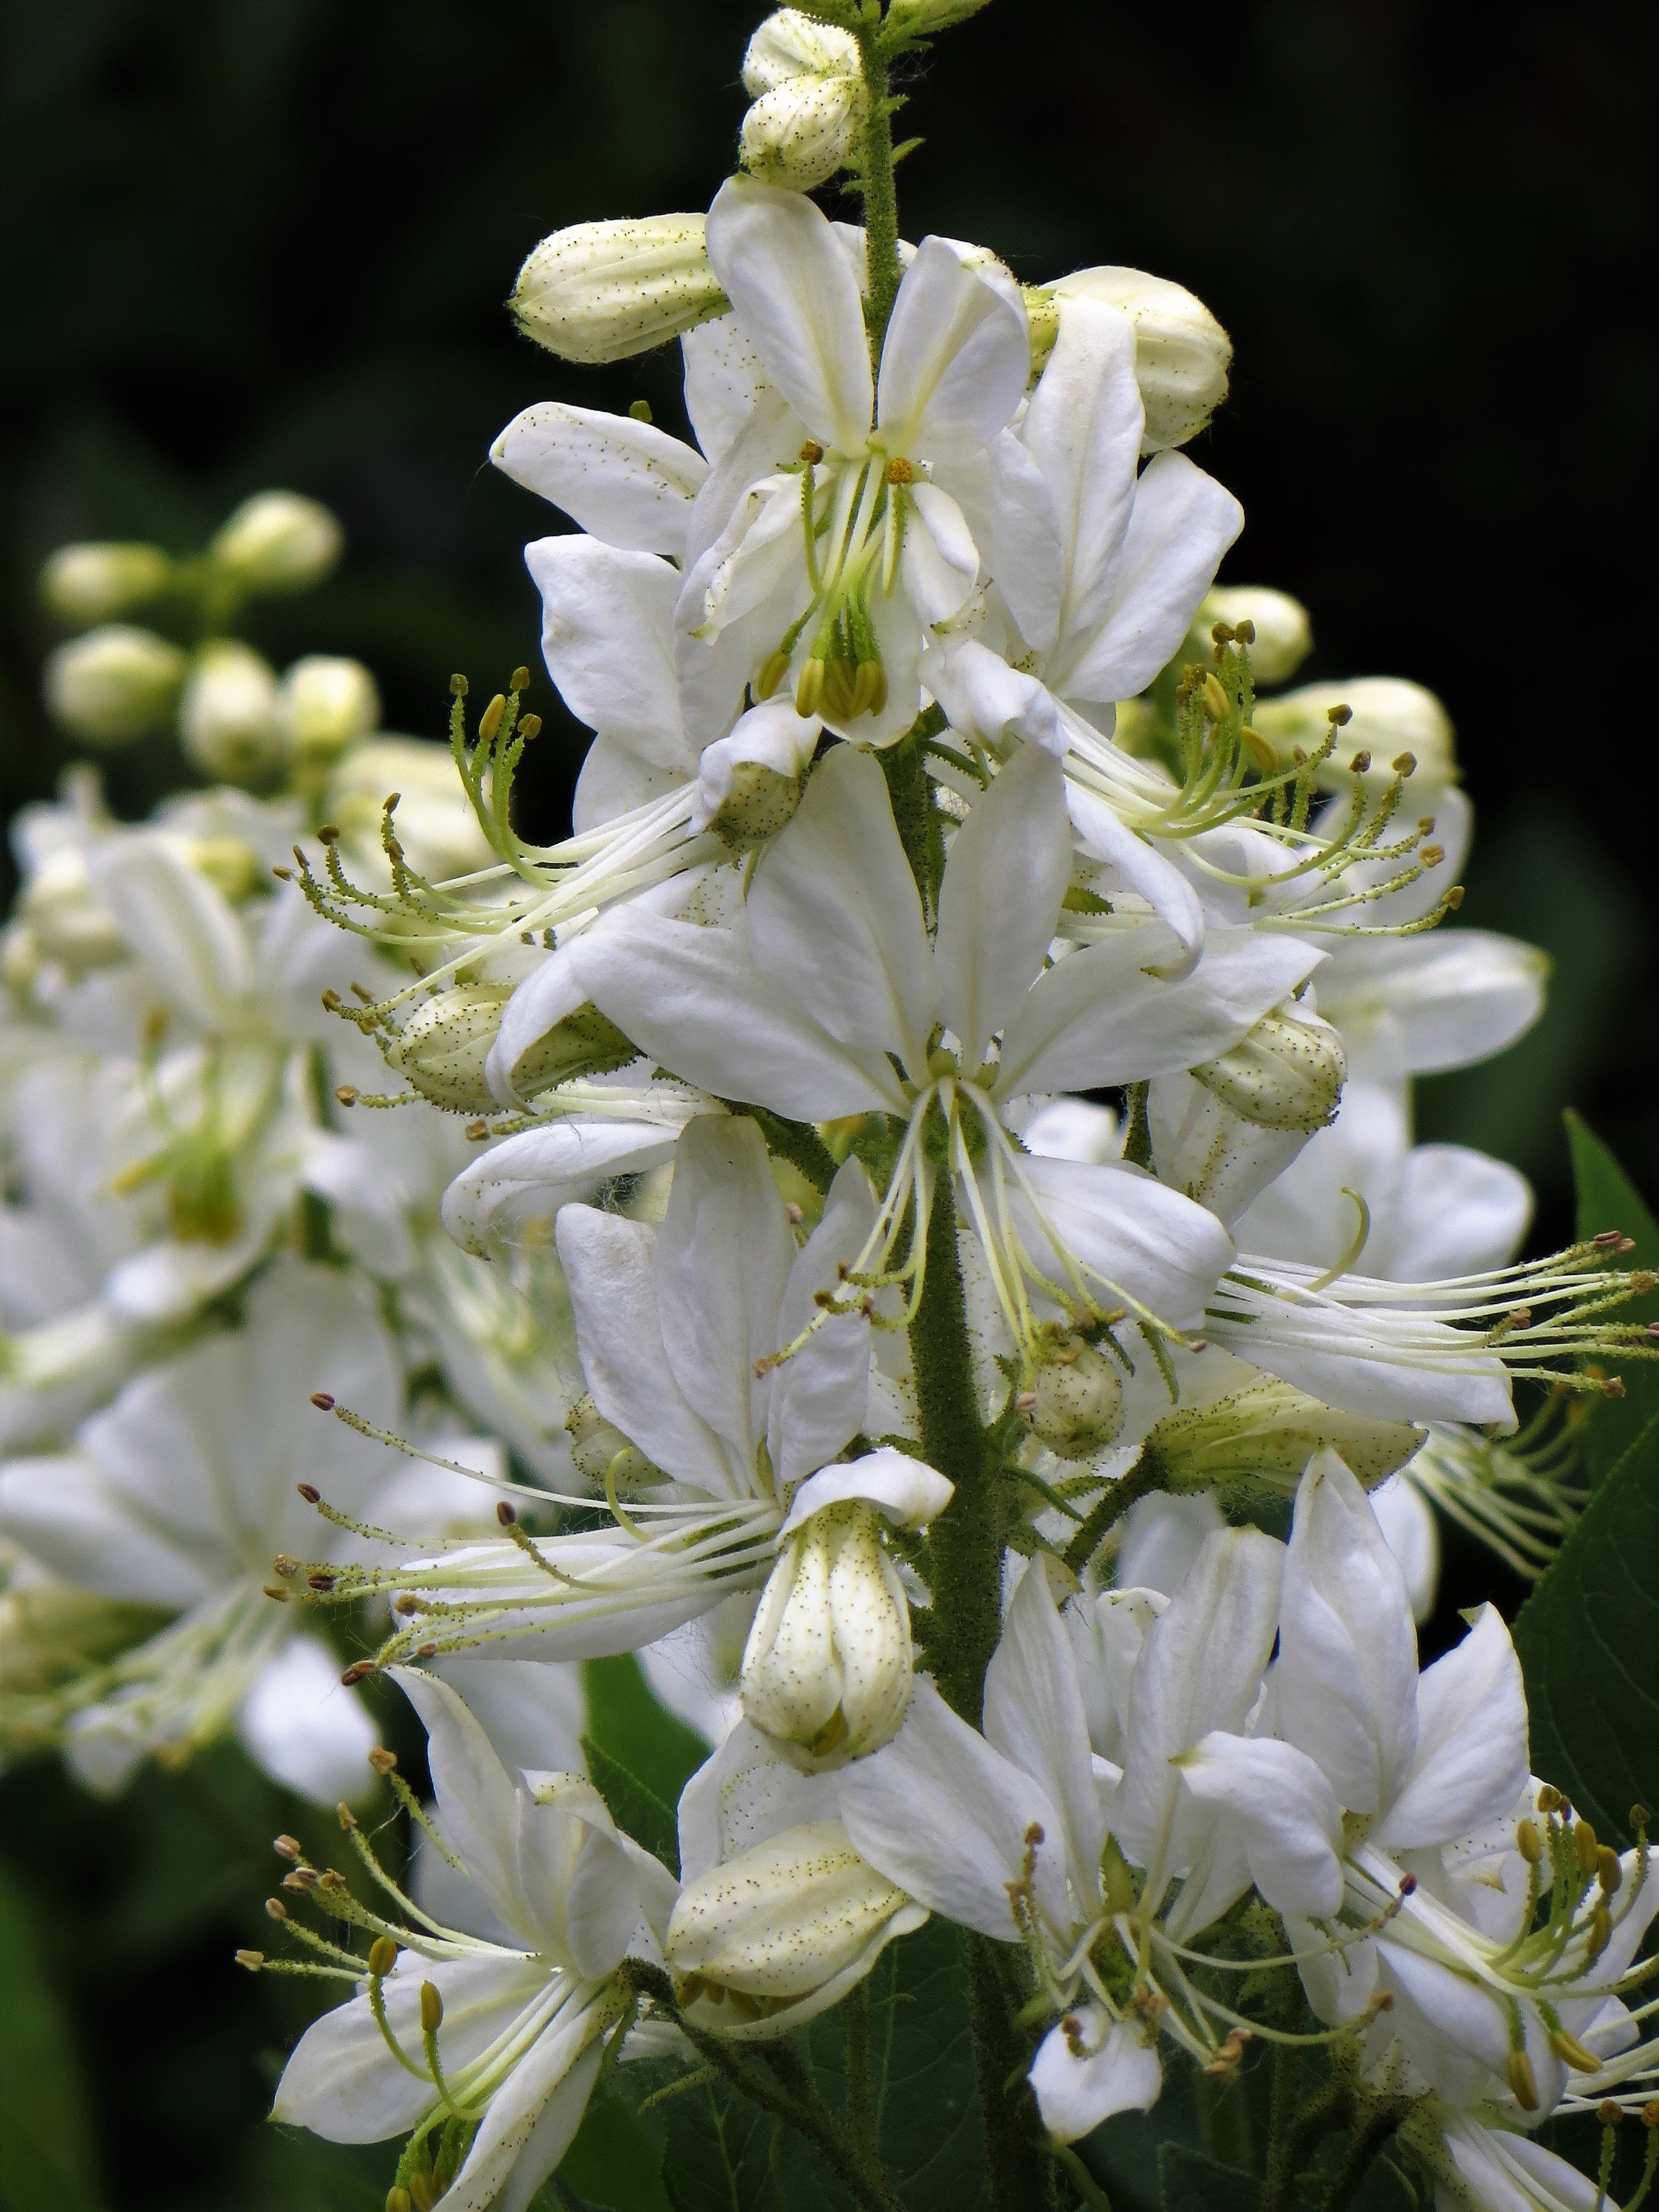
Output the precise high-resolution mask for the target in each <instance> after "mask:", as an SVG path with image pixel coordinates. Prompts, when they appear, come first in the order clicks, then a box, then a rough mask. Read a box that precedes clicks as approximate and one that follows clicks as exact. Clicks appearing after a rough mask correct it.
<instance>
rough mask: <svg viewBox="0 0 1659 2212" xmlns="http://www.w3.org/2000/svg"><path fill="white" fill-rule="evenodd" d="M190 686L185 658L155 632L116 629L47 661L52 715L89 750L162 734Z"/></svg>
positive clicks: (94, 633) (92, 635) (98, 632)
mask: <svg viewBox="0 0 1659 2212" xmlns="http://www.w3.org/2000/svg"><path fill="white" fill-rule="evenodd" d="M184 680H185V656H184V654H183V653H180V651H179V648H178V647H177V646H176V645H169V644H168V642H167V640H166V638H164V637H157V636H156V635H155V632H154V631H153V630H148V629H132V628H131V627H129V626H128V625H127V624H126V623H110V624H109V625H108V626H107V627H106V628H105V629H94V630H88V632H87V634H86V635H85V636H84V637H77V638H72V639H71V640H70V642H69V643H68V644H67V645H60V646H58V647H57V649H56V650H55V651H54V652H52V653H50V654H49V655H48V656H47V659H46V670H45V673H44V677H43V679H42V684H43V689H44V690H45V693H46V711H47V713H48V714H50V715H51V716H52V720H53V721H55V722H57V723H58V725H59V726H61V727H62V728H64V729H65V730H68V731H69V732H70V733H71V734H72V735H73V736H75V737H77V738H84V739H85V740H86V741H87V743H88V744H94V745H124V744H128V743H130V742H131V739H132V738H142V737H143V736H145V735H146V734H147V733H148V732H149V731H151V730H156V729H160V728H161V726H162V725H163V724H164V723H165V722H166V721H167V720H168V718H169V717H170V716H171V714H172V713H173V702H174V701H175V700H176V699H177V697H178V696H179V685H180V684H182V683H183V682H184Z"/></svg>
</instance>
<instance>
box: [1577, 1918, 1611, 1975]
mask: <svg viewBox="0 0 1659 2212" xmlns="http://www.w3.org/2000/svg"><path fill="white" fill-rule="evenodd" d="M1612 1940H1613V1915H1612V1914H1611V1913H1610V1912H1609V1911H1607V1906H1606V1905H1597V1906H1596V1908H1595V1911H1594V1912H1592V1913H1591V1915H1590V1917H1589V1942H1588V1943H1587V1944H1586V1945H1585V1946H1584V1960H1585V1963H1586V1965H1589V1964H1590V1963H1592V1962H1593V1961H1594V1960H1597V1959H1599V1958H1600V1957H1601V1954H1602V1952H1603V1951H1605V1950H1606V1949H1607V1945H1608V1944H1609V1943H1610V1942H1612Z"/></svg>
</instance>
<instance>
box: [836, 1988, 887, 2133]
mask: <svg viewBox="0 0 1659 2212" xmlns="http://www.w3.org/2000/svg"><path fill="white" fill-rule="evenodd" d="M841 2024H842V2036H843V2037H844V2039H845V2043H846V2055H847V2131H848V2134H849V2135H850V2136H852V2138H853V2148H854V2151H855V2152H856V2153H857V2154H858V2155H859V2157H860V2159H861V2160H864V2161H865V2163H866V2165H868V2166H874V2167H877V2168H878V2167H879V2165H880V2160H881V2151H880V2138H879V2136H878V2133H877V2128H876V2098H875V2087H874V2084H873V2082H872V2080H871V2075H870V1984H869V1983H868V1982H860V1983H859V1984H858V1986H857V1987H856V1988H855V1989H854V1990H851V1991H850V1992H849V1994H848V1996H847V1998H846V2000H845V2002H843V2004H842V2008H841Z"/></svg>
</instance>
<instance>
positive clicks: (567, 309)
mask: <svg viewBox="0 0 1659 2212" xmlns="http://www.w3.org/2000/svg"><path fill="white" fill-rule="evenodd" d="M508 304H509V305H510V306H511V307H512V310H513V316H514V318H515V319H516V320H517V322H518V325H519V328H520V330H521V331H523V332H524V334H525V336H526V337H528V338H533V339H534V340H535V341H536V343H537V344H538V345H543V346H545V347H546V348H547V349H548V351H549V352H550V353H556V354H557V355H559V356H560V357H561V358H562V359H563V360H565V361H583V362H602V361H625V360H627V359H628V357H629V356H630V355H631V354H636V353H648V352H649V351H650V349H651V348H652V347H653V346H659V345H663V344H665V343H667V341H668V340H669V339H670V338H674V337H679V335H680V334H681V332H682V331H689V330H692V329H695V328H696V325H697V324H699V323H704V322H707V321H708V319H709V318H710V317H711V316H714V315H723V314H724V313H726V308H727V306H728V304H729V302H728V301H727V300H726V295H725V293H724V292H722V291H721V289H720V285H719V284H718V283H716V281H715V277H714V271H713V270H712V269H710V267H709V265H708V254H707V252H705V251H704V248H703V218H702V216H700V215H653V216H640V217H637V218H627V217H624V218H621V219H618V220H615V221H611V222H579V223H576V224H575V225H574V226H573V227H572V228H570V229H568V230H557V231H555V232H554V234H553V235H552V237H551V238H544V240H542V242H541V244H540V245H539V246H537V247H536V248H535V250H534V251H533V252H532V254H531V255H530V257H529V258H528V259H527V260H526V263H525V264H524V266H523V268H522V269H520V271H519V281H518V283H516V284H515V285H514V286H513V297H512V300H511V301H510V302H509V303H508Z"/></svg>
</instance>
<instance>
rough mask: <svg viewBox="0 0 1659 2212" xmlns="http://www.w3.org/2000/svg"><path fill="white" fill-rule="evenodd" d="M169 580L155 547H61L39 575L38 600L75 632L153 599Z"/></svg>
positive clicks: (162, 555)
mask: <svg viewBox="0 0 1659 2212" xmlns="http://www.w3.org/2000/svg"><path fill="white" fill-rule="evenodd" d="M172 574H173V563H172V562H171V561H170V560H168V558H167V555H166V554H165V553H164V552H163V551H162V550H161V547H160V546H159V545H60V546H59V547H58V550H57V551H56V552H55V553H54V554H52V556H51V557H50V559H49V560H48V561H47V562H46V566H45V568H42V569H41V571H40V596H41V598H42V599H44V600H45V601H46V605H48V606H49V607H50V608H51V609H52V612H53V614H55V615H58V616H59V617H61V618H62V619H63V620H64V622H68V623H75V624H76V626H77V627H79V626H81V625H82V624H85V623H102V622H108V621H109V620H110V618H111V617H112V616H114V615H123V614H125V613H126V611H127V610H128V609H129V608H130V607H136V606H141V605H143V602H144V601H145V600H146V599H155V597H156V596H157V594H158V593H159V592H163V591H165V590H166V589H167V579H168V578H169V577H170V576H171V575H172Z"/></svg>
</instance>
